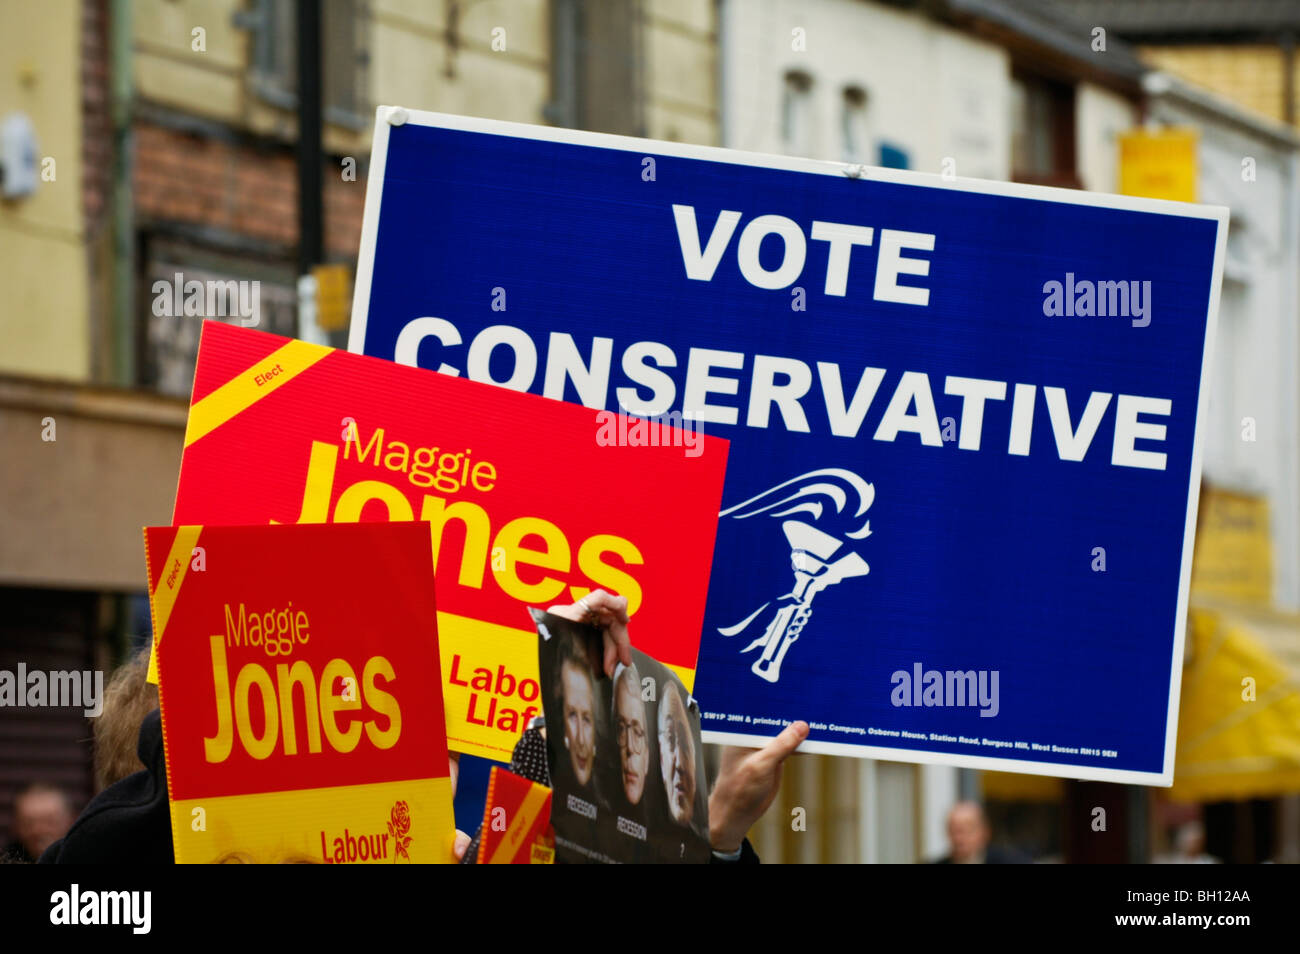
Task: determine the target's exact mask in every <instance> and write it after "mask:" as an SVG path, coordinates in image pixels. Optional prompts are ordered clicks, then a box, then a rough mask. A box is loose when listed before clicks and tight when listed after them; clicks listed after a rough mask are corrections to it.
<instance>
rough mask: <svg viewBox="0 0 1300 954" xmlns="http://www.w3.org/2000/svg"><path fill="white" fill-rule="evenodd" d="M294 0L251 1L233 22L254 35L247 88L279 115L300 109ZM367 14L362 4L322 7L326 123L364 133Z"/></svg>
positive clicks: (335, 1)
mask: <svg viewBox="0 0 1300 954" xmlns="http://www.w3.org/2000/svg"><path fill="white" fill-rule="evenodd" d="M296 11H297V3H296V0H254V2H253V4H252V7H251V9H250V10H248V11H245V12H242V13H238V14H236V15H235V22H236V24H238V25H239V26H242V27H245V28H247V29H248V30H249V31H251V33H252V61H251V64H250V71H249V72H250V77H249V79H250V83H251V85H252V89H253V92H254V93H255V94H256V95H257V96H259V97H260V98H261V99H263V100H265V101H266V102H268V103H270V104H271V105H273V106H278V107H280V108H282V109H295V108H296V107H297V105H298V93H297V88H298V56H297V52H298V51H297V43H298V32H297V27H298V17H297V14H296ZM369 22H370V11H369V8H368V4H367V3H365V2H364V0H329V2H328V3H322V4H321V105H322V110H323V112H324V119H325V121H326V122H330V123H335V124H337V125H340V126H348V127H350V128H353V129H363V128H365V126H366V124H367V123H368V122H369V119H370V116H369V113H370V102H369V99H370V97H369V62H370V54H369V50H368V45H369V44H368V39H369V31H368V25H369Z"/></svg>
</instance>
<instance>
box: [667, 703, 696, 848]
mask: <svg viewBox="0 0 1300 954" xmlns="http://www.w3.org/2000/svg"><path fill="white" fill-rule="evenodd" d="M660 705H661V708H660V710H659V762H660V767H661V768H662V769H663V776H664V788H665V789H666V790H667V791H668V811H669V814H671V815H672V816H673V821H675V822H677V824H679V825H689V824H690V823H691V817H692V816H693V815H694V814H695V740H694V739H693V738H691V723H690V719H689V717H688V716H687V714H686V704H685V703H684V702H682V697H681V694H680V693H679V692H678V691H677V687H676V686H674V685H673V684H672V683H669V684H668V687H667V689H666V690H665V691H664V695H663V702H662V703H661V704H660Z"/></svg>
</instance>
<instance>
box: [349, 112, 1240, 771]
mask: <svg viewBox="0 0 1300 954" xmlns="http://www.w3.org/2000/svg"><path fill="white" fill-rule="evenodd" d="M1226 230H1227V213H1226V211H1225V210H1223V209H1217V208H1206V207H1200V206H1193V205H1183V204H1176V203H1168V202H1157V201H1153V200H1142V199H1133V198H1122V197H1117V196H1105V195H1092V194H1088V193H1083V192H1071V191H1065V190H1050V189H1042V188H1035V187H1029V186H1020V185H1011V184H1003V183H992V182H976V181H972V180H961V179H953V180H950V181H946V180H944V179H941V178H940V177H937V176H924V175H919V174H914V173H906V172H894V171H889V170H878V169H860V168H846V167H845V166H843V165H841V164H838V163H825V162H813V161H808V160H799V159H788V158H779V157H770V156H757V155H752V154H747V153H737V152H731V151H726V150H720V149H711V148H704V147H694V146H682V145H678V144H671V143H662V142H651V141H646V140H636V139H625V138H619V137H613V136H603V135H595V134H588V133H578V132H573V131H568V130H559V129H547V128H540V127H531V126H520V125H514V124H508V123H498V122H491V121H486V120H479V119H469V118H465V117H453V116H443V115H435V114H430V113H419V112H408V111H406V110H400V109H390V108H387V107H384V108H381V109H380V112H379V121H378V122H377V126H376V134H375V145H374V152H373V155H372V169H371V174H370V181H369V187H368V194H367V198H366V210H365V222H364V227H363V235H362V250H361V259H360V264H359V269H358V275H357V288H356V299H355V305H354V309H353V320H352V331H351V341H350V347H351V349H352V350H353V351H358V352H364V353H366V354H369V355H378V356H381V357H384V358H389V359H394V360H397V361H400V362H404V363H408V364H418V365H419V366H421V367H425V368H431V369H436V370H440V371H442V372H444V373H447V374H457V375H464V376H468V377H471V378H474V379H476V380H480V381H488V382H492V383H495V384H498V385H501V386H504V387H510V388H515V389H518V390H526V391H531V392H533V393H538V394H543V395H546V396H548V397H553V398H557V399H561V400H567V401H577V402H581V403H583V404H586V405H588V406H591V407H599V408H606V409H609V410H620V409H621V410H622V411H624V412H626V413H627V414H630V415H634V419H633V420H632V421H631V422H630V423H629V422H627V421H622V422H621V423H619V424H618V425H617V426H611V428H610V429H609V433H608V434H605V435H604V438H605V439H609V440H617V441H620V442H623V441H625V442H627V443H638V442H640V443H648V442H652V441H654V440H658V439H660V438H661V437H662V436H663V435H667V434H668V433H670V432H669V431H667V430H666V429H664V428H663V427H662V426H661V425H663V424H666V423H672V424H674V425H677V426H679V427H682V428H684V429H685V433H686V435H687V436H688V437H689V435H690V434H691V433H693V432H697V431H698V430H699V429H703V430H704V431H705V432H708V433H713V434H717V435H719V436H722V437H726V438H728V439H729V440H730V441H731V451H730V457H729V466H728V472H727V479H726V490H725V493H724V497H723V510H722V512H721V514H720V516H719V523H718V532H717V546H716V551H715V559H714V564H713V573H712V578H711V583H710V590H709V599H708V609H707V613H706V617H705V629H704V633H703V637H702V641H701V647H700V659H699V666H698V670H697V675H696V681H695V688H694V691H695V696H696V698H697V699H698V701H699V703H700V708H701V710H702V712H703V713H704V721H703V726H704V729H705V733H706V739H711V740H714V741H749V742H754V741H755V740H761V739H763V738H765V737H769V736H771V735H774V734H776V733H777V732H778V731H780V729H781V727H782V726H783V725H785V724H787V723H789V722H790V721H792V720H795V719H803V720H806V721H808V722H809V723H810V724H811V725H812V732H811V735H810V737H809V741H808V742H807V743H805V745H804V749H805V750H812V751H820V752H830V753H839V754H849V755H862V756H870V757H884V758H894V759H905V760H911V761H922V762H939V763H948V764H957V765H966V766H972V767H979V768H995V769H1010V770H1014V771H1027V772H1037V773H1045V774H1056V775H1064V776H1071V777H1079V778H1095V779H1106V780H1111V781H1128V782H1146V783H1150V784H1169V782H1170V781H1171V779H1172V773H1173V758H1174V753H1173V743H1174V730H1175V724H1176V720H1177V695H1178V686H1179V671H1180V667H1181V660H1182V654H1183V626H1184V620H1185V614H1186V602H1187V588H1188V580H1189V575H1190V564H1191V545H1192V534H1193V528H1194V520H1195V509H1196V499H1197V485H1198V482H1199V479H1200V454H1201V443H1202V437H1201V434H1200V430H1201V427H1200V421H1201V420H1202V418H1203V416H1204V414H1203V412H1204V408H1205V400H1206V381H1205V374H1206V372H1205V369H1206V358H1207V355H1208V353H1209V348H1210V347H1211V346H1212V339H1213V327H1214V315H1215V312H1216V310H1217V303H1218V289H1219V280H1220V275H1221V265H1222V256H1223V247H1224V237H1225V233H1226ZM521 423H522V425H523V426H526V422H521ZM679 436H680V435H679ZM693 451H694V452H698V445H693V444H692V442H690V441H689V440H686V441H684V442H683V453H691V452H693ZM555 452H556V453H557V454H562V453H563V452H564V449H563V448H562V447H557V448H555ZM539 466H544V463H542V462H539ZM663 492H664V493H665V494H672V493H673V492H674V489H673V488H671V487H665V488H663ZM538 572H539V573H542V572H544V571H543V570H539V571H538ZM632 636H633V641H634V642H635V640H636V623H635V619H634V620H633V624H632Z"/></svg>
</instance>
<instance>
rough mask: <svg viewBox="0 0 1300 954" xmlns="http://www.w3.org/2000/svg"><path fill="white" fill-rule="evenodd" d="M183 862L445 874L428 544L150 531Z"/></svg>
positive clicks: (283, 532)
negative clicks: (409, 867) (400, 868)
mask: <svg viewBox="0 0 1300 954" xmlns="http://www.w3.org/2000/svg"><path fill="white" fill-rule="evenodd" d="M145 558H146V563H147V567H148V580H149V603H150V608H151V610H152V613H153V623H154V634H155V635H154V658H155V659H156V660H157V662H158V677H159V679H158V696H159V701H160V703H161V708H162V725H163V745H164V748H165V751H166V757H167V786H168V797H169V799H170V807H171V822H172V841H173V844H174V845H175V852H176V860H177V861H178V862H196V863H212V862H217V861H227V862H228V861H243V862H261V863H281V862H291V861H303V862H315V863H318V864H321V863H323V864H343V863H350V862H367V863H371V864H394V863H399V862H400V863H406V862H448V861H450V860H451V857H452V854H451V848H452V839H453V837H454V834H455V823H454V820H453V816H452V808H451V780H450V778H449V777H448V764H447V737H446V728H445V724H444V717H443V706H442V679H441V676H440V668H439V662H438V628H437V613H436V611H435V607H434V593H433V562H432V558H431V554H430V551H429V527H428V525H427V524H423V523H366V524H335V525H318V526H300V527H298V526H286V527H273V526H261V527H221V526H181V527H149V528H147V529H146V530H145Z"/></svg>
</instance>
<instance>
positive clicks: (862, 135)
mask: <svg viewBox="0 0 1300 954" xmlns="http://www.w3.org/2000/svg"><path fill="white" fill-rule="evenodd" d="M840 136H841V138H842V139H843V145H844V161H845V162H856V163H863V162H867V161H868V155H869V154H870V150H871V134H870V130H869V129H868V128H867V91H866V90H865V89H863V88H862V87H861V86H846V87H844V98H843V101H842V102H841V103H840Z"/></svg>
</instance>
